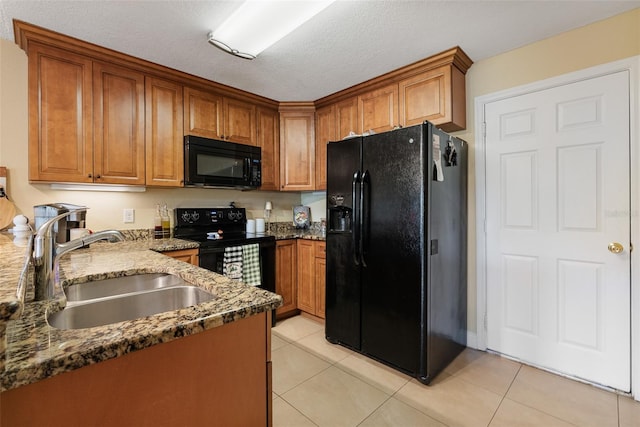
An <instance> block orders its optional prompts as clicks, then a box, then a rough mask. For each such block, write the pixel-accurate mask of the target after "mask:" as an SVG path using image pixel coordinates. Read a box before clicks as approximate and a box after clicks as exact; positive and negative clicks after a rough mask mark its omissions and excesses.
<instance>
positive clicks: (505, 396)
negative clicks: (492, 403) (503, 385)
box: [487, 364, 522, 427]
mask: <svg viewBox="0 0 640 427" xmlns="http://www.w3.org/2000/svg"><path fill="white" fill-rule="evenodd" d="M521 369H522V364H520V366H519V367H518V371H517V372H516V374H515V375H514V376H513V379H512V380H511V383H509V387H507V390H506V391H505V392H504V394H503V395H502V397H501V398H500V403H498V406H497V407H496V410H495V411H493V415H491V419H490V420H489V423H488V424H487V427H489V426H490V425H491V423H492V422H493V419H494V418H495V417H496V414H497V413H498V411H499V410H500V406H502V402H504V399H506V398H507V394H508V393H509V390H511V386H513V383H514V382H515V381H516V378H517V377H518V374H519V373H520V370H521Z"/></svg>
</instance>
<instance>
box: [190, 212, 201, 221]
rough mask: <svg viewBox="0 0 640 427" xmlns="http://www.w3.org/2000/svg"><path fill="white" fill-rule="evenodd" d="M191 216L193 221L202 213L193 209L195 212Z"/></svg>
mask: <svg viewBox="0 0 640 427" xmlns="http://www.w3.org/2000/svg"><path fill="white" fill-rule="evenodd" d="M191 218H193V222H196V221H198V220H199V219H200V214H199V213H198V212H196V211H193V213H192V214H191Z"/></svg>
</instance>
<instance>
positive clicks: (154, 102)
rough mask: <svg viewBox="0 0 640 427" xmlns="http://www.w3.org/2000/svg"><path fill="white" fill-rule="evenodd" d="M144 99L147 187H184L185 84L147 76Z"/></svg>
mask: <svg viewBox="0 0 640 427" xmlns="http://www.w3.org/2000/svg"><path fill="white" fill-rule="evenodd" d="M145 102H146V132H145V140H146V172H147V174H146V175H147V179H146V183H147V186H158V187H182V185H183V183H184V161H183V159H184V147H183V146H184V143H183V128H182V124H183V122H182V120H183V117H182V108H183V106H182V86H181V85H179V84H178V83H175V82H172V81H169V80H163V79H158V78H155V77H146V79H145Z"/></svg>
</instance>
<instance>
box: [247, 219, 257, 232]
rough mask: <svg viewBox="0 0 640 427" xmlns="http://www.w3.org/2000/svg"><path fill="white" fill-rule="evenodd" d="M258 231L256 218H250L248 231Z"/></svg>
mask: <svg viewBox="0 0 640 427" xmlns="http://www.w3.org/2000/svg"><path fill="white" fill-rule="evenodd" d="M255 232H256V220H255V219H248V220H247V233H255Z"/></svg>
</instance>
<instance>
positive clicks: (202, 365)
mask: <svg viewBox="0 0 640 427" xmlns="http://www.w3.org/2000/svg"><path fill="white" fill-rule="evenodd" d="M294 243H295V241H294ZM271 384H272V382H271V312H263V313H259V314H256V315H254V316H250V317H247V318H245V319H241V320H238V321H236V322H232V323H228V324H226V325H223V326H219V327H217V328H213V329H209V330H207V331H204V332H200V333H197V334H194V335H191V336H188V337H182V338H178V339H176V340H173V341H170V342H166V343H163V344H157V345H154V346H151V347H149V348H146V349H143V350H139V351H135V352H133V353H128V354H125V355H123V356H120V357H116V358H114V359H110V360H106V361H104V362H100V363H95V364H93V365H88V366H84V367H82V368H79V369H76V370H73V371H69V372H64V373H62V374H59V375H56V376H53V377H50V378H47V379H45V380H42V381H38V382H36V383H33V384H29V385H25V386H21V387H18V388H16V389H12V390H8V391H4V392H2V393H0V407H2V412H1V413H0V425H2V426H18V425H21V426H22V425H29V426H52V427H53V426H64V427H69V426H143V425H145V426H151V425H156V426H159V425H171V426H212V425H217V426H270V425H272V412H271V408H272V400H273V396H272V390H271Z"/></svg>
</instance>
